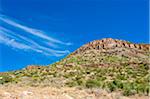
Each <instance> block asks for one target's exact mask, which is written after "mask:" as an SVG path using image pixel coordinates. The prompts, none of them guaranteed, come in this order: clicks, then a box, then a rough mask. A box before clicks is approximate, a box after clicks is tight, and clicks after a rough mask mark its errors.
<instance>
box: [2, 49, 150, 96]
mask: <svg viewBox="0 0 150 99" xmlns="http://www.w3.org/2000/svg"><path fill="white" fill-rule="evenodd" d="M113 50H115V52H112V53H108V52H107V51H106V52H100V51H98V50H89V51H86V52H83V53H80V54H75V55H72V54H70V55H69V56H67V57H66V58H64V59H62V60H61V61H60V62H56V63H54V64H52V65H50V66H47V67H40V69H39V68H33V69H23V70H19V71H13V72H8V73H4V74H0V84H7V83H18V84H22V85H28V86H42V85H43V86H56V87H62V86H66V87H80V88H85V89H86V88H89V89H90V88H100V89H106V90H108V91H110V92H114V91H120V92H122V94H123V95H125V96H129V95H134V94H139V95H148V94H149V91H150V85H149V82H150V74H149V62H147V59H148V58H149V57H148V55H149V52H142V53H140V55H141V54H142V55H143V56H142V55H141V56H142V57H141V56H139V57H138V56H136V55H135V56H134V55H128V54H120V52H117V51H116V49H113ZM119 50H121V51H122V53H127V52H129V49H125V48H123V49H119ZM126 50H127V52H126ZM110 52H111V51H110Z"/></svg>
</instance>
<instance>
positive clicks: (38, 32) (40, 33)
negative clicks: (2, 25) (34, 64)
mask: <svg viewBox="0 0 150 99" xmlns="http://www.w3.org/2000/svg"><path fill="white" fill-rule="evenodd" d="M0 20H1V21H4V22H6V23H7V24H10V25H12V26H14V27H17V28H19V29H22V30H24V31H26V32H27V33H30V34H32V35H35V36H37V37H40V38H42V39H44V40H47V41H49V42H53V43H59V44H64V45H71V43H65V42H62V41H60V40H58V39H55V38H52V37H50V36H47V35H46V34H45V32H44V31H41V30H38V29H34V28H30V27H27V26H25V25H22V24H19V23H17V22H16V21H15V20H11V19H10V18H9V17H7V16H4V15H0Z"/></svg>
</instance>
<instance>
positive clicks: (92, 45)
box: [74, 38, 150, 53]
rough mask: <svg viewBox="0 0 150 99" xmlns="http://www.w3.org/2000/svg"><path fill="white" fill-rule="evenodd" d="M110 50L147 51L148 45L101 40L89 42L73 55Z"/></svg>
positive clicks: (149, 46) (107, 39)
mask: <svg viewBox="0 0 150 99" xmlns="http://www.w3.org/2000/svg"><path fill="white" fill-rule="evenodd" d="M111 48H132V49H138V50H144V51H149V49H150V45H149V44H134V43H131V42H128V41H124V40H118V39H112V38H104V39H102V40H94V41H92V42H89V43H87V44H85V45H83V46H82V47H80V48H79V49H77V50H76V51H75V52H74V53H80V52H84V51H85V50H90V49H96V50H105V49H111Z"/></svg>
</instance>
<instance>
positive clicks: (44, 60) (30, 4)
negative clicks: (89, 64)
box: [0, 0, 149, 71]
mask: <svg viewBox="0 0 150 99" xmlns="http://www.w3.org/2000/svg"><path fill="white" fill-rule="evenodd" d="M0 4H1V5H0V7H1V8H0V71H10V70H17V69H21V68H24V67H25V66H27V65H30V64H37V65H47V64H51V63H53V62H56V61H58V60H60V59H62V58H63V57H65V56H66V55H68V54H69V53H71V52H72V51H74V50H76V49H77V48H79V47H80V46H81V45H83V44H85V43H87V42H89V41H92V40H95V39H102V38H106V37H111V38H116V39H123V40H128V41H131V42H134V43H149V41H148V33H149V30H148V28H149V25H148V22H149V19H148V0H0Z"/></svg>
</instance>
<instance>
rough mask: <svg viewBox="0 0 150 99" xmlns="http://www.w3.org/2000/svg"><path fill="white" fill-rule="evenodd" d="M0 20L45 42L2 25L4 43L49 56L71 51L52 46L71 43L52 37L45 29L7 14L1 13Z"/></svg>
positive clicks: (61, 54) (0, 41)
mask: <svg viewBox="0 0 150 99" xmlns="http://www.w3.org/2000/svg"><path fill="white" fill-rule="evenodd" d="M0 21H3V22H5V23H6V24H9V25H11V26H13V27H15V28H17V29H20V30H23V31H25V32H26V33H29V34H31V35H34V36H35V37H38V38H39V41H41V42H42V43H44V45H41V44H39V43H38V42H36V41H34V40H33V39H31V38H28V37H26V36H23V35H20V34H18V33H16V31H11V30H9V29H7V28H4V27H0V43H2V44H5V45H7V46H9V47H12V48H16V49H20V50H24V51H34V52H38V53H41V54H44V55H48V56H63V55H65V54H68V53H69V50H58V49H57V50H56V49H52V48H55V47H56V46H58V45H65V46H68V45H71V43H65V42H62V41H60V40H58V39H55V38H52V37H50V36H48V35H46V34H45V32H44V31H41V30H38V29H33V28H31V27H28V26H25V25H22V24H19V23H18V22H17V21H16V20H13V19H12V18H9V17H8V16H5V15H0ZM43 40H44V42H43ZM45 45H47V46H49V47H47V46H45ZM50 47H51V48H50Z"/></svg>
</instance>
